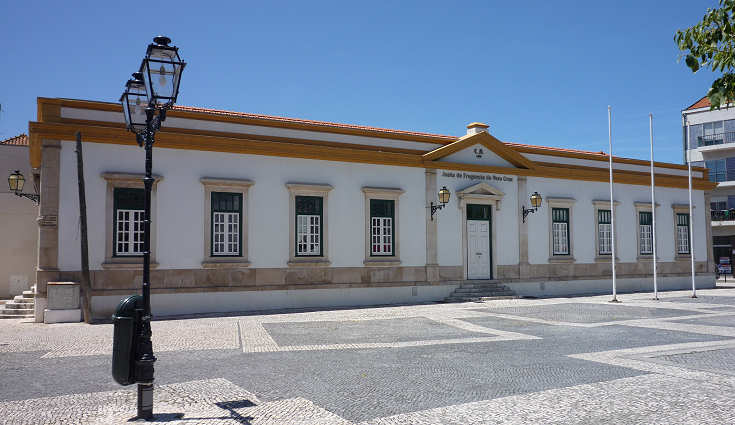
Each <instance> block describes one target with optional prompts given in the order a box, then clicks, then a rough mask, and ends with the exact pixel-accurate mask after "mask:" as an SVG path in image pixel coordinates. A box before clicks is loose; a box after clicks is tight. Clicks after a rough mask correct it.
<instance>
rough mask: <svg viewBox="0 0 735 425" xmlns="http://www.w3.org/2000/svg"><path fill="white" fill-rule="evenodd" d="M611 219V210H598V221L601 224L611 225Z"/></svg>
mask: <svg viewBox="0 0 735 425" xmlns="http://www.w3.org/2000/svg"><path fill="white" fill-rule="evenodd" d="M611 217H612V214H610V210H597V221H598V223H599V224H610V222H611Z"/></svg>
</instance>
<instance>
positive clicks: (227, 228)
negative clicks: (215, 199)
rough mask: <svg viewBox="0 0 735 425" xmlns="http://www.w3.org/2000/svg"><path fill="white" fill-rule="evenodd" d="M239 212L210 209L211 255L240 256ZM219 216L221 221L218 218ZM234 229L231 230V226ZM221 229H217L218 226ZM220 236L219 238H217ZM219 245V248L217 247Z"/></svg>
mask: <svg viewBox="0 0 735 425" xmlns="http://www.w3.org/2000/svg"><path fill="white" fill-rule="evenodd" d="M240 214H241V213H239V212H221V211H212V218H214V222H213V223H212V239H213V240H212V255H217V256H236V257H239V256H240ZM219 218H221V221H220V220H218V219H219ZM233 226H234V227H235V228H236V230H234V231H233V229H232V227H233ZM219 227H221V228H222V230H221V231H219V230H218V228H219ZM218 236H221V240H218V239H219V238H218ZM220 245H221V249H220V248H219V247H220Z"/></svg>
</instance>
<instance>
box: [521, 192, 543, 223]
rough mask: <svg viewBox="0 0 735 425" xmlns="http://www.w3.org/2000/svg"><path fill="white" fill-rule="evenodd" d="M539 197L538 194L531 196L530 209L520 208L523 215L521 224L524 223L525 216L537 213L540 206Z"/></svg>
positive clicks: (534, 193)
mask: <svg viewBox="0 0 735 425" xmlns="http://www.w3.org/2000/svg"><path fill="white" fill-rule="evenodd" d="M541 200H542V199H541V195H539V193H538V192H533V195H531V207H532V208H526V206H525V205H523V206H522V207H521V212H522V213H523V222H524V223H525V222H526V216H528V214H531V213H535V212H536V211H538V209H539V207H540V206H541Z"/></svg>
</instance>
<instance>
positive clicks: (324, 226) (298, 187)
mask: <svg viewBox="0 0 735 425" xmlns="http://www.w3.org/2000/svg"><path fill="white" fill-rule="evenodd" d="M286 189H287V190H288V193H289V203H288V204H289V206H288V210H289V214H288V229H289V233H288V234H289V237H288V240H289V242H288V243H289V247H288V266H289V267H326V266H328V265H329V264H330V263H331V262H330V260H329V227H328V225H329V193H330V192H331V191H332V189H333V188H332V186H330V185H328V184H309V183H286ZM297 196H317V197H321V198H322V218H321V220H322V222H321V231H322V234H321V240H320V241H319V243H320V244H321V255H302V254H300V255H298V256H297V255H296V249H297V247H296V197H297Z"/></svg>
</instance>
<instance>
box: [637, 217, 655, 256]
mask: <svg viewBox="0 0 735 425" xmlns="http://www.w3.org/2000/svg"><path fill="white" fill-rule="evenodd" d="M652 223H653V216H652V214H651V213H650V212H648V211H641V212H639V213H638V239H639V241H640V247H639V252H640V253H641V254H644V255H646V254H653V226H652Z"/></svg>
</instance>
